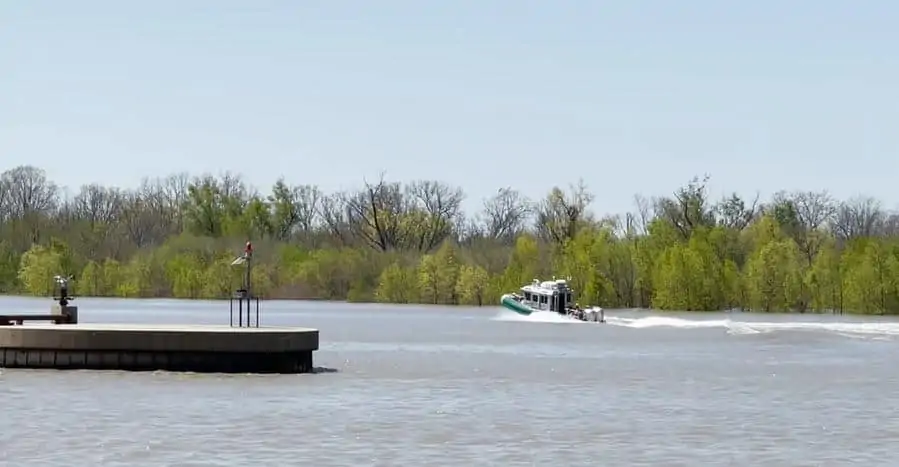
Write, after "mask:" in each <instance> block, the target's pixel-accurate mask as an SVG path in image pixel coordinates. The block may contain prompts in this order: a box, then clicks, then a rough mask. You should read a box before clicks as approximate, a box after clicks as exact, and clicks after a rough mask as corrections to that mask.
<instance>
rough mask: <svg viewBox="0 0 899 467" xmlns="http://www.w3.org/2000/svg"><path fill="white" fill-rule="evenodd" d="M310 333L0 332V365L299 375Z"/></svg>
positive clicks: (312, 346)
mask: <svg viewBox="0 0 899 467" xmlns="http://www.w3.org/2000/svg"><path fill="white" fill-rule="evenodd" d="M316 350H318V330H316V329H306V328H232V327H228V326H150V325H88V324H73V325H24V326H0V367H6V368H47V369H50V368H53V369H93V370H130V371H142V370H143V371H153V370H164V371H191V372H216V373H235V372H237V373H304V372H310V371H312V368H313V363H312V353H313V352H314V351H316Z"/></svg>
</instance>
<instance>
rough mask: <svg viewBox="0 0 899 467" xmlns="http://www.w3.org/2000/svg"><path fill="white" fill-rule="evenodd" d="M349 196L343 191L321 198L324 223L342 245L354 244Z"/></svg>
mask: <svg viewBox="0 0 899 467" xmlns="http://www.w3.org/2000/svg"><path fill="white" fill-rule="evenodd" d="M348 198H349V196H348V195H347V194H346V193H343V192H337V193H332V194H330V195H325V196H323V197H322V198H321V201H320V203H319V209H318V213H319V217H320V218H321V220H322V225H323V227H324V229H325V230H326V231H327V233H328V234H329V235H330V237H331V238H333V239H334V240H336V242H337V243H338V244H339V245H340V246H348V245H350V244H352V232H351V229H350V221H349V215H348V213H349V207H348V203H347V199H348Z"/></svg>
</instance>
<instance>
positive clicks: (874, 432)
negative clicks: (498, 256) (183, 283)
mask: <svg viewBox="0 0 899 467" xmlns="http://www.w3.org/2000/svg"><path fill="white" fill-rule="evenodd" d="M75 304H77V305H79V307H80V319H81V321H83V322H149V323H210V324H212V323H219V324H224V323H227V322H228V305H227V302H225V303H216V302H202V301H193V302H187V301H177V300H115V299H77V300H76V301H75ZM49 305H50V300H49V299H42V300H38V299H26V298H18V297H0V306H2V307H3V309H9V310H16V311H17V312H43V311H45V310H46V309H47V307H48V306H49ZM262 316H263V324H264V325H266V324H267V325H297V326H310V327H316V328H318V329H320V330H321V350H320V351H318V352H316V354H315V365H316V366H317V367H318V368H319V372H318V373H316V374H306V375H280V376H279V375H274V376H258V375H201V374H175V373H165V372H156V373H128V372H89V371H84V372H82V371H77V372H67V371H34V370H0V410H2V417H0V465H2V466H11V467H19V466H66V467H69V466H129V467H130V466H228V467H231V466H247V465H266V466H268V465H271V466H289V465H298V466H299V465H303V466H315V467H326V466H410V467H418V466H519V465H521V466H537V465H541V466H542V465H558V466H582V465H583V466H587V465H590V466H596V465H603V466H617V465H622V466H638V465H659V466H666V467H668V466H670V467H673V466H679V465H684V466H687V465H689V466H716V465H759V466H780V465H783V466H806V465H808V466H837V465H859V466H877V465H883V466H896V465H899V378H897V377H896V375H897V372H899V365H897V359H896V356H897V355H899V321H896V320H892V319H886V318H884V319H876V318H868V319H861V318H851V317H846V316H843V317H839V316H838V317H833V316H798V315H759V314H744V313H732V314H685V313H684V314H662V313H652V312H640V311H635V310H609V311H608V312H607V316H608V318H609V322H608V323H607V324H596V323H577V322H564V320H562V319H561V318H559V319H543V320H537V319H527V318H519V317H517V316H515V315H512V314H510V312H505V311H503V310H502V309H500V308H499V307H484V308H464V307H458V308H457V307H422V306H388V305H364V304H344V303H321V302H286V301H285V302H265V303H263V308H262Z"/></svg>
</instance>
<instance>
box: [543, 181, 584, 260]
mask: <svg viewBox="0 0 899 467" xmlns="http://www.w3.org/2000/svg"><path fill="white" fill-rule="evenodd" d="M592 202H593V195H592V194H591V193H590V192H589V191H587V186H586V185H585V184H584V182H583V180H581V181H580V182H578V184H577V185H575V186H572V187H571V192H570V193H564V192H563V191H562V190H561V189H559V188H558V187H556V188H553V189H552V191H550V193H549V194H548V195H547V196H546V198H545V199H544V200H543V201H542V202H541V203H540V204H539V205H538V206H537V209H536V213H537V219H536V228H537V232H538V234H539V235H540V236H541V237H543V238H544V239H546V240H550V241H553V242H555V243H557V244H560V245H561V244H564V243H565V242H566V241H568V240H570V239H572V238H574V236H575V235H576V234H577V232H578V230H579V229H580V228H581V227H583V226H584V225H585V224H587V223H588V222H590V221H591V218H590V217H591V216H590V214H589V212H588V211H587V209H588V208H589V207H590V204H591V203H592Z"/></svg>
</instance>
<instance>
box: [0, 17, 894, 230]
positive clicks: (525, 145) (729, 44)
mask: <svg viewBox="0 0 899 467" xmlns="http://www.w3.org/2000/svg"><path fill="white" fill-rule="evenodd" d="M896 24H899V2H893V1H887V0H867V1H850V0H846V1H833V0H816V1H811V0H792V1H773V0H759V1H754V2H726V1H712V0H683V1H662V0H656V1H649V0H643V1H639V0H632V1H601V0H593V1H586V0H585V1H574V0H554V1H542V2H538V1H533V0H518V1H512V0H507V1H500V0H495V1H491V0H477V1H475V0H452V1H441V2H438V1H433V0H381V1H377V2H374V1H371V2H363V1H358V0H357V1H346V0H328V1H324V0H320V1H313V0H307V1H300V0H283V1H275V0H253V1H251V0H244V1H236V0H192V1H189V2H188V1H176V0H154V1H152V2H122V1H116V0H105V1H104V0H81V1H78V2H74V1H69V2H65V1H52V2H51V1H49V0H29V1H27V2H25V1H19V2H12V1H9V2H2V3H0V170H7V169H9V168H12V167H15V166H18V165H22V164H30V165H35V166H38V167H40V168H43V169H44V170H46V171H47V174H48V176H49V177H50V178H51V179H53V180H54V181H55V182H56V183H58V184H60V185H64V186H69V187H72V188H77V187H78V186H80V185H82V184H87V183H93V182H97V183H102V184H106V185H115V186H120V187H134V186H136V185H138V184H139V183H140V180H141V179H142V178H144V177H156V176H166V175H168V174H172V173H176V172H184V171H186V172H189V173H191V174H196V175H199V174H203V173H210V174H220V173H223V172H225V171H230V172H232V173H239V174H241V175H242V176H243V177H244V179H245V180H247V181H248V182H249V183H251V184H252V185H254V186H256V187H258V188H259V189H260V190H262V191H267V190H268V188H269V187H270V185H271V184H272V183H273V182H274V181H275V180H276V179H278V178H279V177H282V176H283V177H284V178H285V179H286V180H287V181H289V182H291V183H309V184H316V185H318V186H320V187H321V188H322V189H324V190H326V191H334V190H341V189H352V188H356V187H359V186H361V184H362V183H363V181H364V180H370V181H372V180H376V179H377V178H378V177H379V175H380V174H382V173H383V174H384V175H385V177H386V178H387V179H388V180H390V181H401V182H406V181H411V180H419V179H429V180H439V181H442V182H445V183H448V184H452V185H456V186H460V187H462V188H463V189H464V190H465V192H466V194H467V198H466V203H465V207H466V209H467V210H469V211H473V210H476V209H479V207H480V206H481V203H482V200H483V199H484V198H485V197H488V196H492V195H493V194H495V193H496V191H497V189H498V188H500V187H512V188H516V189H518V190H520V191H521V192H523V193H524V194H526V195H527V196H529V197H531V198H535V199H536V198H540V197H543V196H544V195H545V194H546V193H547V192H548V191H549V190H550V189H551V188H552V187H553V186H560V187H562V188H565V187H567V186H569V184H572V183H576V182H577V181H578V180H579V179H583V181H584V183H586V185H587V186H588V187H589V189H590V191H591V192H592V193H593V194H594V195H595V197H596V200H595V201H594V203H593V210H594V211H596V212H597V213H621V212H625V211H630V210H633V206H634V203H633V197H634V195H635V194H642V195H644V196H647V197H649V196H659V195H662V196H664V195H670V194H671V193H673V192H674V191H675V190H676V189H677V188H678V187H680V186H682V185H684V184H685V183H686V182H688V181H689V180H690V178H692V177H693V176H695V175H703V174H708V175H709V176H710V177H711V180H710V184H709V194H710V196H712V198H719V197H721V196H723V195H725V194H727V193H731V192H737V193H739V194H741V195H744V196H748V197H752V196H754V195H755V194H756V193H760V194H761V195H762V197H768V196H770V195H771V194H772V193H774V192H776V191H778V190H788V191H792V190H828V191H830V192H831V193H832V194H833V195H834V196H835V197H838V198H848V197H852V196H856V195H859V194H864V195H870V196H874V197H877V198H879V199H881V200H882V201H883V202H884V206H885V207H887V208H896V207H899V192H897V190H896V188H895V186H896V185H895V183H896V178H897V175H899V170H897V169H899V131H897V130H899V84H897V83H899V54H897V53H896V47H897V45H899V28H896V27H895V26H896Z"/></svg>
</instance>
